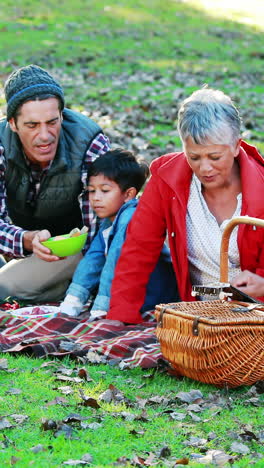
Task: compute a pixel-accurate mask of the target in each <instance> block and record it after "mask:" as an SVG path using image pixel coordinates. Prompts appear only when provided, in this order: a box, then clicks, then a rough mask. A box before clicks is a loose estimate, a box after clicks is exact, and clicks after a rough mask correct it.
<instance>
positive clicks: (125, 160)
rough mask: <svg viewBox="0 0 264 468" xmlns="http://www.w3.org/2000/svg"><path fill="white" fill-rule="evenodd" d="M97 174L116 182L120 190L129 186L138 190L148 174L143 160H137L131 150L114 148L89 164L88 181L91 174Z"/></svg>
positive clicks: (124, 189)
mask: <svg viewBox="0 0 264 468" xmlns="http://www.w3.org/2000/svg"><path fill="white" fill-rule="evenodd" d="M99 174H103V175H104V176H105V177H107V178H108V179H110V180H113V181H114V182H116V183H117V185H118V186H119V187H120V189H121V191H122V192H125V191H126V190H127V189H128V188H130V187H135V188H136V190H137V192H139V190H140V189H141V187H142V186H143V185H144V183H145V181H146V179H147V177H148V175H149V168H148V165H147V164H146V163H145V162H143V161H142V162H139V161H137V159H136V157H135V156H134V154H133V153H132V152H131V151H127V150H124V149H122V148H116V149H114V150H110V151H107V152H106V153H104V154H102V155H101V156H99V157H98V158H97V159H96V160H95V161H94V162H93V163H92V164H91V166H90V168H89V175H88V183H89V178H90V177H91V176H97V175H99Z"/></svg>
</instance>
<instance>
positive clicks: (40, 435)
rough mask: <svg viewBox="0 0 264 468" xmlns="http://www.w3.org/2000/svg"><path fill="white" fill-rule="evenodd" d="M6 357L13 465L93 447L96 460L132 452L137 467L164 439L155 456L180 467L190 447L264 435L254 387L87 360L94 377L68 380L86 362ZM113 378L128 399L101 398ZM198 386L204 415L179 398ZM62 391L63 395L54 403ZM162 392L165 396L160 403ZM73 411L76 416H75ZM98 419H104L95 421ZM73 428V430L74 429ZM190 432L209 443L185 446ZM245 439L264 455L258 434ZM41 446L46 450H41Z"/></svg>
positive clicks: (2, 386) (45, 462)
mask: <svg viewBox="0 0 264 468" xmlns="http://www.w3.org/2000/svg"><path fill="white" fill-rule="evenodd" d="M6 358H7V360H8V369H9V372H7V371H1V374H0V395H1V398H0V414H1V418H2V419H0V427H1V422H2V421H3V418H4V419H5V420H6V419H7V420H8V421H9V422H11V423H12V424H13V426H14V427H12V428H7V429H5V430H4V431H3V430H2V431H1V435H0V450H1V461H2V466H9V465H10V464H11V460H12V457H15V458H16V459H17V460H16V463H15V464H16V467H18V468H26V467H29V466H32V465H33V466H37V467H43V468H44V467H45V468H46V467H47V466H48V467H53V466H54V467H61V466H63V463H64V462H65V461H67V460H69V459H74V460H76V459H77V460H78V459H79V460H80V459H81V458H82V457H83V456H84V454H87V453H89V454H90V455H91V456H92V462H91V464H92V466H96V467H100V466H109V467H110V466H114V463H116V462H117V460H118V459H121V458H122V457H124V458H125V459H126V463H127V464H126V466H135V465H133V463H132V461H133V459H135V457H136V456H138V457H141V458H146V456H147V454H148V453H153V454H156V455H157V454H159V453H160V452H161V450H162V448H164V447H165V446H166V447H169V449H170V455H169V456H167V457H166V458H164V459H162V458H156V459H155V461H156V462H157V463H158V466H174V462H175V461H176V460H177V459H180V458H186V459H189V460H191V454H193V453H197V454H199V453H203V452H205V451H208V450H210V449H213V450H216V449H217V450H223V451H226V452H228V453H230V446H231V442H232V437H233V438H234V440H236V436H237V437H238V434H241V433H243V432H246V430H248V431H251V432H252V433H254V434H255V435H256V437H258V434H259V430H260V421H263V402H264V398H263V395H262V396H260V398H259V403H258V405H257V404H256V406H254V405H252V404H249V403H248V400H249V395H248V394H247V393H246V390H248V389H247V388H241V389H237V390H229V392H228V391H227V390H217V389H215V388H214V387H211V386H208V385H205V384H201V383H199V382H193V381H190V380H188V379H184V380H180V381H179V380H176V379H175V378H173V377H170V376H168V375H167V374H164V373H161V372H157V373H155V375H154V376H153V371H151V370H149V371H143V370H141V369H133V370H123V371H120V370H118V369H117V368H113V367H111V366H105V365H97V366H89V367H87V371H89V378H90V379H91V380H90V381H89V379H88V381H81V382H80V383H78V382H77V383H75V382H70V383H68V382H63V381H59V380H58V378H60V376H62V375H64V376H65V375H67V374H69V372H70V371H71V372H72V373H71V378H74V376H77V375H78V371H79V369H80V367H82V368H83V366H82V365H80V364H78V363H77V364H76V363H74V362H72V361H70V360H68V359H64V360H62V361H56V360H54V361H48V362H47V361H45V360H41V359H34V358H31V359H29V358H27V357H25V356H13V355H6V354H5V355H2V359H6ZM0 362H1V361H0ZM111 384H112V385H113V384H114V385H115V387H116V388H117V389H118V390H119V392H121V398H119V399H117V400H116V401H114V402H106V401H102V400H101V401H100V395H102V393H103V392H104V391H105V390H107V389H108V388H109V385H111ZM65 385H66V386H67V388H68V391H70V393H69V394H67V395H65V394H63V391H64V390H63V389H64V387H65ZM14 389H15V390H14ZM191 389H192V390H199V391H200V392H202V394H203V398H204V401H205V402H207V403H208V404H207V405H205V408H204V409H203V410H202V411H201V412H198V413H195V414H196V415H197V416H198V415H199V418H200V421H198V422H197V421H196V420H194V419H193V418H192V417H191V416H190V414H191V413H190V411H188V408H187V406H186V404H183V403H182V402H181V401H180V400H177V397H176V395H177V394H178V392H189V391H190V390H191ZM80 390H81V391H82V392H83V394H84V395H86V396H87V397H91V398H94V399H96V400H97V401H98V402H99V404H100V408H98V409H94V408H91V407H88V406H87V407H85V406H83V405H81V403H82V399H81V397H80ZM19 391H20V393H18V392H19ZM56 398H57V399H58V398H64V400H63V401H62V400H61V401H60V402H58V403H57V404H55V403H56V400H55V399H56ZM155 398H156V399H157V398H158V401H157V402H156V403H155ZM151 399H153V401H151ZM57 401H58V400H57ZM139 402H141V406H142V407H143V404H144V409H143V410H142V408H141V407H140V405H139ZM144 402H145V403H144ZM206 406H207V408H206ZM142 411H144V416H143V415H142ZM172 412H176V413H182V414H183V415H184V419H183V420H182V421H177V420H174V419H172V417H171V416H170V415H171V413H172ZM17 415H20V416H21V415H24V416H27V419H26V420H24V421H23V422H20V423H17V422H16V418H17V419H18V416H17ZM70 415H71V418H72V419H74V418H75V422H70V423H69V422H68V420H69V418H70ZM67 418H68V419H67ZM78 418H79V419H78ZM81 418H83V420H81ZM137 418H138V419H137ZM43 421H53V422H57V423H58V422H59V421H64V424H66V425H67V428H66V430H65V428H64V429H63V428H61V427H60V429H61V431H62V432H61V435H57V434H56V432H57V431H58V427H57V428H56V429H54V428H53V429H50V430H44V423H43ZM80 423H82V424H83V426H82V427H81V424H80ZM92 423H97V425H95V426H90V427H88V425H89V424H92ZM69 428H70V429H71V430H72V433H69V432H68V429H69ZM262 430H263V426H262ZM212 433H215V434H214V435H213V436H212V440H210V437H208V434H212ZM69 434H70V438H69ZM234 434H235V436H234ZM190 437H197V438H198V439H205V441H204V442H203V443H202V448H201V447H200V448H199V447H195V445H194V446H188V445H186V441H188V440H190ZM262 437H263V436H262ZM244 443H245V444H246V445H247V446H249V448H250V450H251V451H252V452H253V453H255V454H256V453H260V454H262V455H263V456H264V448H263V443H261V442H259V441H257V440H254V438H253V439H252V440H251V441H250V442H248V441H247V442H244ZM39 445H40V446H41V448H40V451H39V452H36V451H34V450H35V449H34V447H36V446H39ZM32 449H33V451H32ZM234 455H235V454H234ZM236 455H237V454H236ZM252 457H253V455H249V456H243V457H240V456H237V459H236V462H235V465H234V466H237V467H246V466H249V465H250V464H251V463H252ZM240 458H241V459H240ZM253 459H254V466H259V467H261V466H263V465H261V461H259V464H258V461H257V457H256V455H255V458H253ZM130 462H131V465H130ZM262 463H263V461H262ZM117 465H118V466H121V465H119V464H118V463H117ZM190 465H191V466H192V467H196V466H201V464H199V463H195V461H192V462H191V461H190ZM138 466H139V465H138ZM151 466H152V465H151ZM153 466H154V465H153ZM207 466H208V465H207Z"/></svg>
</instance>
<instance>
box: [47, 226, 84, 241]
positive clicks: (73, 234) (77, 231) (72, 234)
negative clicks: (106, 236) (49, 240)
mask: <svg viewBox="0 0 264 468" xmlns="http://www.w3.org/2000/svg"><path fill="white" fill-rule="evenodd" d="M87 231H88V228H87V226H83V227H82V229H81V230H80V229H79V228H73V229H72V230H71V232H70V233H69V234H63V235H60V236H55V237H53V240H55V241H57V240H62V239H65V238H67V237H78V236H80V235H81V234H85V233H86V232H87Z"/></svg>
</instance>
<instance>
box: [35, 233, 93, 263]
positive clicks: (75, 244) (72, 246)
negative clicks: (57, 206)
mask: <svg viewBox="0 0 264 468" xmlns="http://www.w3.org/2000/svg"><path fill="white" fill-rule="evenodd" d="M87 231H88V229H87V227H86V226H84V227H83V228H82V229H81V230H80V229H79V228H74V229H72V230H71V231H70V233H69V234H63V235H59V236H54V237H50V238H49V239H48V240H46V241H43V242H42V244H43V245H45V247H48V248H49V249H50V251H51V253H52V254H53V255H57V257H68V256H70V255H75V254H77V253H79V252H80V251H81V250H82V248H83V247H84V245H85V242H86V239H87Z"/></svg>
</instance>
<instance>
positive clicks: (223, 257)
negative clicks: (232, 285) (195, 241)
mask: <svg viewBox="0 0 264 468" xmlns="http://www.w3.org/2000/svg"><path fill="white" fill-rule="evenodd" d="M238 224H252V225H253V226H260V227H264V219H260V218H252V217H250V216H237V217H236V218H233V219H231V221H229V223H228V224H227V225H226V227H225V229H224V232H223V236H222V241H221V248H220V282H221V283H228V246H229V239H230V236H231V233H232V231H233V229H234V228H235V227H236V226H237V225H238Z"/></svg>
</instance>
